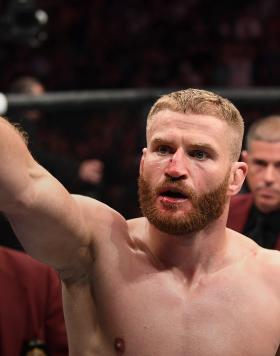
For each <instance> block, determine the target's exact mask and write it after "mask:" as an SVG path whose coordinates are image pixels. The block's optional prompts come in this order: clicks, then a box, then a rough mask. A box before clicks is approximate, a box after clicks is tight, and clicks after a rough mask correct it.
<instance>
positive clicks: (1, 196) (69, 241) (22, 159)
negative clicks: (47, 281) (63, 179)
mask: <svg viewBox="0 0 280 356" xmlns="http://www.w3.org/2000/svg"><path fill="white" fill-rule="evenodd" d="M0 210H1V211H2V212H3V213H4V214H5V215H6V216H7V218H8V219H9V221H10V223H11V225H12V227H13V229H14V231H15V232H16V234H17V236H18V238H19V240H20V241H21V243H22V244H23V246H24V248H25V249H26V250H27V252H28V253H30V254H31V255H32V256H34V257H36V258H38V259H40V260H42V261H43V262H46V263H49V264H51V265H52V266H53V267H55V268H57V269H61V268H64V267H65V265H66V264H67V263H68V262H67V261H70V260H71V261H73V263H75V259H74V258H72V257H73V256H75V255H76V256H77V255H78V253H77V252H78V251H79V248H80V247H81V246H83V245H86V237H87V233H86V232H85V231H83V227H84V224H83V223H82V216H81V213H80V209H79V206H78V204H77V202H76V201H75V200H74V199H73V198H72V196H71V195H70V194H69V193H68V192H67V191H66V189H65V188H64V187H63V186H62V185H61V184H60V183H59V182H58V181H57V180H56V179H55V178H54V177H52V176H51V175H50V174H49V173H48V172H47V171H46V170H45V169H44V168H43V167H41V166H40V165H39V164H37V162H36V161H35V160H34V159H33V158H32V156H31V154H30V153H29V151H28V149H27V147H26V144H25V142H24V139H23V137H22V136H21V135H20V133H19V132H18V131H17V130H16V129H15V128H14V127H13V126H12V125H10V124H9V123H8V122H7V121H5V120H4V119H0ZM67 267H68V266H67Z"/></svg>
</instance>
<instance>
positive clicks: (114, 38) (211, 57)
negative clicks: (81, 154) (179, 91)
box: [0, 0, 280, 91]
mask: <svg viewBox="0 0 280 356" xmlns="http://www.w3.org/2000/svg"><path fill="white" fill-rule="evenodd" d="M36 3H37V4H38V6H40V7H41V8H43V9H44V10H45V11H46V12H47V14H48V16H49V23H48V39H47V40H46V41H45V42H44V43H43V45H41V46H40V47H39V48H28V47H26V46H24V45H22V46H20V45H17V47H16V51H14V50H9V48H7V46H2V47H1V50H0V64H1V68H2V69H3V68H5V70H4V71H2V73H3V74H2V76H1V82H0V89H1V90H2V91H3V90H5V89H6V88H7V87H8V86H9V82H10V81H11V80H12V79H14V78H15V77H17V76H19V75H22V74H32V75H35V76H36V77H38V78H40V79H41V80H43V81H44V82H45V84H46V85H47V87H48V89H49V90H67V89H94V88H124V87H190V86H197V87H202V86H204V87H205V86H211V87H213V86H222V87H250V86H273V85H278V83H279V81H280V70H279V65H278V63H279V57H280V49H279V46H278V38H279V33H280V23H279V20H278V18H279V12H280V4H279V2H278V1H276V0H268V1H261V0H257V1H246V2H244V1H240V0H237V1H228V2H227V4H226V5H224V6H221V5H220V3H219V2H213V1H209V0H190V1H187V2H186V1H182V0H174V1H172V2H167V1H165V2H162V1H159V0H151V1H149V2H148V3H146V2H143V1H139V0H132V1H116V0H107V1H104V0H103V1H90V0H84V1H78V0H71V1H70V0H68V1H66V0H61V1H55V0H37V2H36ZM9 46H10V47H13V45H9ZM9 46H8V47H9ZM10 49H11V48H10ZM11 63H14V64H13V65H12V66H11V65H10V64H11Z"/></svg>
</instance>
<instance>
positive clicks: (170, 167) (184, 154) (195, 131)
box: [139, 110, 231, 235]
mask: <svg viewBox="0 0 280 356" xmlns="http://www.w3.org/2000/svg"><path fill="white" fill-rule="evenodd" d="M228 131H229V128H228V126H227V124H226V123H225V122H223V121H221V120H220V119H218V118H215V117H212V116H207V115H197V114H187V115H185V114H182V113H176V112H172V111H170V110H164V111H161V112H159V113H157V114H156V115H155V117H154V118H153V121H152V122H151V123H150V126H149V130H148V137H147V140H148V147H147V149H146V150H144V153H143V157H142V161H141V167H140V177H139V200H140V206H141V209H142V212H143V215H144V216H146V217H147V218H148V220H149V221H150V222H151V223H152V224H153V225H155V226H156V227H157V228H158V229H159V230H161V231H164V232H167V233H169V234H175V235H183V234H187V233H192V232H196V231H199V230H201V229H203V228H204V227H206V226H207V225H208V224H210V222H212V221H214V220H215V219H217V218H218V217H219V216H221V215H222V213H223V211H224V208H225V205H226V203H227V201H228V185H229V179H230V175H231V169H230V168H231V162H230V150H229V146H230V145H229V140H230V138H229V133H228Z"/></svg>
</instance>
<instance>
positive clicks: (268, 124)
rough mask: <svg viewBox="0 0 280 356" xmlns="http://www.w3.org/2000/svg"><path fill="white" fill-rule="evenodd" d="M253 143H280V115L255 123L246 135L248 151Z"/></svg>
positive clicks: (267, 117)
mask: <svg viewBox="0 0 280 356" xmlns="http://www.w3.org/2000/svg"><path fill="white" fill-rule="evenodd" d="M251 141H264V142H280V115H270V116H266V117H264V118H262V119H259V120H257V121H255V122H254V123H253V124H252V125H251V126H250V127H249V130H248V133H247V135H246V149H247V150H249V149H250V143H251Z"/></svg>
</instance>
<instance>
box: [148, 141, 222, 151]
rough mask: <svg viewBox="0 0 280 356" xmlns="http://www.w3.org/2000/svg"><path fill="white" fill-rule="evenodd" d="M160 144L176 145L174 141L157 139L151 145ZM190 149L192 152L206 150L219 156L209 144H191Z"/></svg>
mask: <svg viewBox="0 0 280 356" xmlns="http://www.w3.org/2000/svg"><path fill="white" fill-rule="evenodd" d="M159 144H164V145H174V140H172V139H169V138H160V137H156V138H155V139H153V140H152V141H151V145H159ZM188 149H191V150H206V151H208V152H211V153H212V154H214V155H218V153H217V151H216V149H215V148H214V147H213V146H212V145H210V144H209V143H206V142H198V143H194V144H189V145H188Z"/></svg>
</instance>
